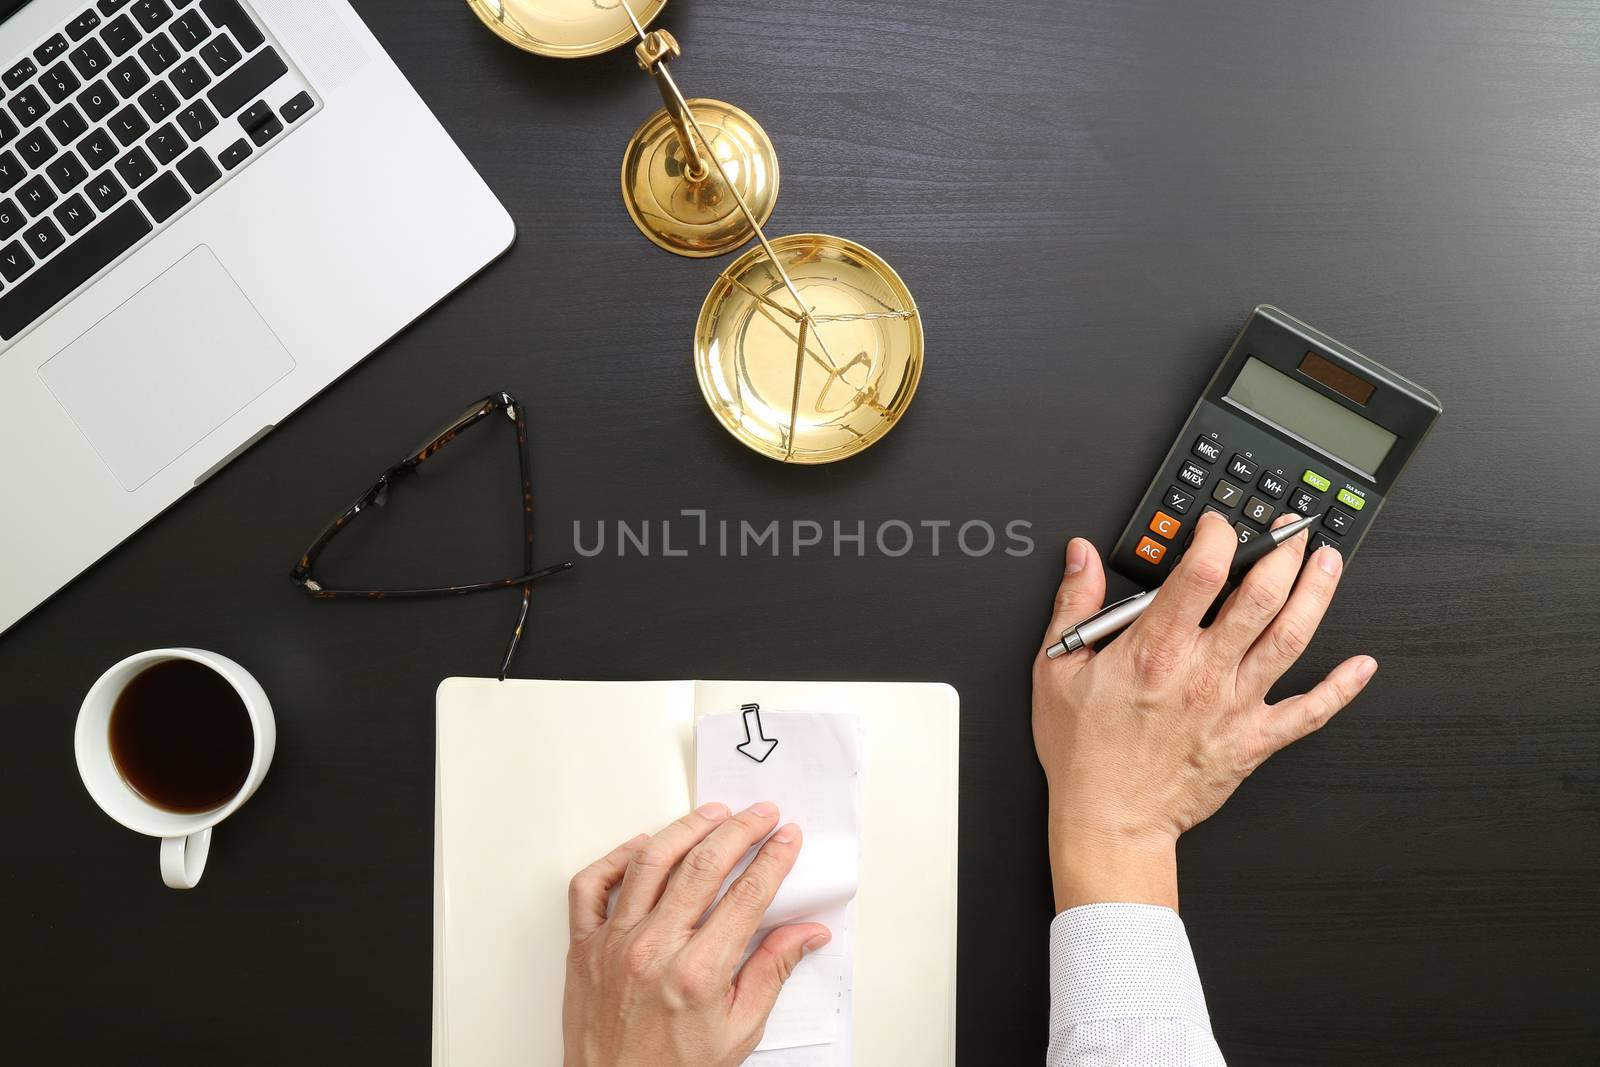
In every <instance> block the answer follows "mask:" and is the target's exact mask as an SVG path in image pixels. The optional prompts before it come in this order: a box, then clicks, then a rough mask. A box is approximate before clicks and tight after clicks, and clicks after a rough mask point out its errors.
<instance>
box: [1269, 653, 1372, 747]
mask: <svg viewBox="0 0 1600 1067" xmlns="http://www.w3.org/2000/svg"><path fill="white" fill-rule="evenodd" d="M1377 670H1378V661H1377V660H1375V659H1373V658H1372V657H1371V656H1354V657H1352V658H1350V659H1347V660H1345V661H1344V662H1343V663H1341V664H1339V665H1338V666H1337V667H1335V668H1334V669H1333V670H1332V671H1331V672H1329V674H1328V676H1327V677H1326V678H1324V679H1323V680H1322V681H1320V682H1318V683H1317V684H1316V685H1315V686H1314V687H1313V688H1312V689H1311V690H1310V691H1309V692H1306V693H1301V694H1300V695H1299V696H1296V697H1290V698H1289V699H1288V700H1281V701H1279V702H1278V703H1276V704H1271V705H1268V706H1267V707H1265V708H1264V709H1263V715H1264V716H1265V718H1264V720H1263V722H1262V726H1261V738H1262V741H1263V742H1264V743H1265V744H1266V746H1267V752H1268V754H1269V755H1270V754H1271V753H1273V752H1277V751H1278V750H1279V749H1281V748H1284V747H1286V746H1288V745H1291V744H1293V743H1294V742H1296V741H1298V740H1300V739H1301V738H1302V737H1304V736H1306V735H1307V734H1310V733H1315V732H1316V731H1318V730H1320V729H1322V727H1324V726H1325V725H1327V722H1328V720H1329V719H1331V718H1333V717H1334V716H1335V715H1337V714H1338V713H1339V712H1340V711H1341V710H1343V708H1344V707H1345V705H1347V704H1349V703H1350V702H1351V701H1352V700H1354V699H1355V698H1356V696H1357V695H1358V694H1360V692H1361V690H1363V689H1365V688H1366V687H1367V683H1368V682H1370V681H1371V680H1372V676H1373V674H1375V673H1376V672H1377Z"/></svg>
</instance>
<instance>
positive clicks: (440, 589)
mask: <svg viewBox="0 0 1600 1067" xmlns="http://www.w3.org/2000/svg"><path fill="white" fill-rule="evenodd" d="M496 412H504V413H505V415H506V417H507V418H509V419H510V420H511V421H512V422H513V423H515V424H516V427H517V464H518V467H519V474H520V476H521V479H522V570H523V573H522V574H519V575H517V576H515V577H513V578H497V579H495V580H493V581H488V582H473V583H472V584H470V585H444V586H436V587H433V588H424V589H330V588H328V587H327V586H325V585H323V584H322V583H321V582H319V581H318V580H317V579H316V578H314V577H313V576H312V573H311V569H312V567H314V566H315V565H316V562H317V557H318V556H319V555H321V554H322V550H323V549H325V548H327V547H328V545H329V544H330V543H331V542H332V541H333V539H334V538H335V537H337V536H338V535H339V534H340V533H341V532H342V531H343V530H344V529H345V527H347V526H349V525H350V521H351V520H352V519H354V518H355V517H356V516H357V515H359V514H361V513H362V512H363V511H365V510H367V509H368V508H371V507H379V508H381V507H383V505H384V503H385V501H386V500H387V499H388V495H389V486H390V483H391V482H393V481H394V480H395V479H396V478H398V477H399V476H400V475H402V474H410V473H413V472H415V471H416V469H417V468H418V467H420V466H422V464H423V462H424V461H425V460H428V459H430V458H431V457H432V456H434V455H435V454H436V453H437V452H438V451H439V450H440V449H442V448H443V447H444V446H445V445H447V444H449V443H450V442H451V441H454V440H455V439H456V438H457V437H460V436H461V435H462V434H463V433H465V432H466V431H467V430H470V429H471V428H472V427H474V426H477V425H478V424H480V423H486V422H488V421H489V418H490V416H492V415H494V414H495V413H496ZM571 568H572V564H571V563H570V562H567V563H557V564H556V565H555V566H553V567H544V568H542V569H540V570H534V569H533V483H532V481H531V480H530V478H529V474H528V422H527V419H526V418H524V417H523V414H522V405H521V404H519V403H517V401H516V399H515V398H514V397H512V395H511V394H510V393H507V392H503V391H502V392H498V393H491V394H490V395H489V396H486V397H484V398H483V399H482V400H480V401H478V402H477V403H476V404H474V405H472V407H470V408H468V409H467V410H466V411H465V412H463V413H462V414H461V415H460V416H459V417H457V418H456V419H455V420H453V421H452V422H451V423H450V425H448V426H446V427H445V428H444V429H442V430H440V431H439V432H438V433H436V434H434V435H433V437H431V438H430V439H429V440H428V441H427V443H426V444H424V445H422V447H420V448H418V449H416V450H415V451H414V452H412V453H410V454H409V455H407V456H406V457H405V458H404V459H402V460H401V461H400V462H398V463H396V464H395V465H394V466H392V467H390V468H389V469H388V470H386V471H384V472H383V473H382V474H380V475H378V480H377V481H375V482H373V483H372V488H370V489H368V490H367V491H366V492H364V493H362V494H361V496H359V497H357V498H356V502H355V503H354V504H351V505H350V506H349V507H348V508H345V510H344V513H343V514H341V515H340V516H339V517H338V518H336V519H334V520H333V521H332V522H330V523H329V524H328V525H327V527H326V528H325V529H323V531H322V532H321V533H320V534H318V535H317V539H316V540H315V541H313V542H311V547H310V548H308V549H306V550H305V552H304V554H302V555H301V557H300V561H299V562H298V563H296V564H295V565H294V570H292V571H290V572H289V578H290V580H291V581H293V582H294V583H295V584H296V585H299V586H301V587H302V588H303V589H305V590H306V592H308V593H310V594H311V595H312V596H314V597H317V598H319V599H335V598H347V599H348V598H366V599H370V600H384V599H388V598H390V597H425V596H460V595H462V594H465V593H485V592H489V591H490V590H493V589H511V588H514V587H516V586H521V587H522V608H521V610H520V611H519V612H518V613H517V627H516V629H515V630H513V631H512V632H511V641H510V642H509V643H508V644H507V645H506V654H505V656H504V658H502V659H501V661H500V680H501V681H504V680H505V678H506V675H507V674H509V673H510V671H511V660H512V658H513V657H514V656H515V655H516V653H517V644H518V643H519V642H520V641H521V640H522V628H523V626H524V624H526V622H527V621H528V605H529V604H530V603H531V602H532V600H533V583H534V582H536V581H538V580H539V579H541V578H547V577H549V576H550V575H552V574H558V573H560V572H561V571H565V570H570V569H571Z"/></svg>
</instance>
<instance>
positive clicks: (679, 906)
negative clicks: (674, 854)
mask: <svg viewBox="0 0 1600 1067" xmlns="http://www.w3.org/2000/svg"><path fill="white" fill-rule="evenodd" d="M777 822H778V806H777V805H776V804H773V803H771V802H770V801H765V800H764V801H762V802H761V803H759V804H752V805H750V807H748V808H746V809H744V810H743V811H741V812H740V813H739V814H737V815H735V816H734V817H733V818H731V819H729V820H727V821H726V822H724V823H723V824H722V825H721V826H719V827H717V828H716V829H715V830H713V831H712V832H711V833H710V834H708V835H707V836H706V838H705V840H703V841H701V842H700V843H699V844H697V845H695V846H694V847H693V848H691V849H690V850H689V852H688V854H687V855H686V856H684V857H683V862H682V863H680V864H679V865H678V869H677V870H676V871H673V872H672V878H671V880H670V881H668V882H667V888H666V891H665V892H663V893H662V894H661V905H660V906H659V907H658V908H656V917H655V919H654V920H652V921H656V922H661V923H665V924H668V926H669V927H671V928H675V929H677V930H678V931H680V932H682V933H685V934H687V933H689V932H690V931H692V930H693V929H694V927H695V924H697V923H698V922H699V921H700V917H701V916H702V915H704V914H705V913H706V909H707V908H709V907H711V902H712V901H713V900H715V899H716V898H717V890H719V889H721V888H722V883H723V880H724V879H726V878H727V877H728V875H729V874H731V873H732V872H733V869H734V867H736V866H738V864H739V861H740V860H741V859H743V858H744V854H745V853H746V852H749V851H750V850H751V849H752V848H754V847H755V845H756V843H757V842H758V841H760V840H761V839H762V838H763V837H766V836H767V835H768V834H770V833H771V832H772V828H773V827H774V826H776V825H777Z"/></svg>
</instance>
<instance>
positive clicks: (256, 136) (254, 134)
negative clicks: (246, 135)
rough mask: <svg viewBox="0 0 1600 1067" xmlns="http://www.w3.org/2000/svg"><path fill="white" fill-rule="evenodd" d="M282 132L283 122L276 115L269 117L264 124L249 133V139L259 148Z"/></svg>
mask: <svg viewBox="0 0 1600 1067" xmlns="http://www.w3.org/2000/svg"><path fill="white" fill-rule="evenodd" d="M282 132H283V120H282V119H280V118H278V116H276V115H269V116H268V118H267V121H266V122H263V123H262V124H261V125H259V126H257V127H255V128H254V129H252V130H251V131H250V139H251V140H252V141H254V142H255V143H256V147H257V148H259V147H261V146H262V145H264V144H266V143H267V142H268V141H270V140H272V139H273V138H274V137H276V136H278V134H280V133H282Z"/></svg>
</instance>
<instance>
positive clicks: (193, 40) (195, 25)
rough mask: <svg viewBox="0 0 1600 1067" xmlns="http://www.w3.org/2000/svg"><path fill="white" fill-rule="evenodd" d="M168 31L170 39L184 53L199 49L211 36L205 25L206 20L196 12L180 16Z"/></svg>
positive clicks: (209, 29) (208, 28)
mask: <svg viewBox="0 0 1600 1067" xmlns="http://www.w3.org/2000/svg"><path fill="white" fill-rule="evenodd" d="M168 29H169V32H171V34H172V39H173V40H174V41H177V42H178V47H179V48H182V49H183V50H184V51H185V52H188V51H190V50H192V49H195V48H198V47H200V46H201V45H202V44H204V43H205V40H206V37H208V36H209V35H210V34H211V27H210V26H207V25H206V20H205V19H203V18H201V17H200V12H198V11H190V12H189V13H188V14H185V15H180V16H179V17H178V20H177V21H176V22H174V23H173V24H172V25H171V26H170V27H168Z"/></svg>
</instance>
